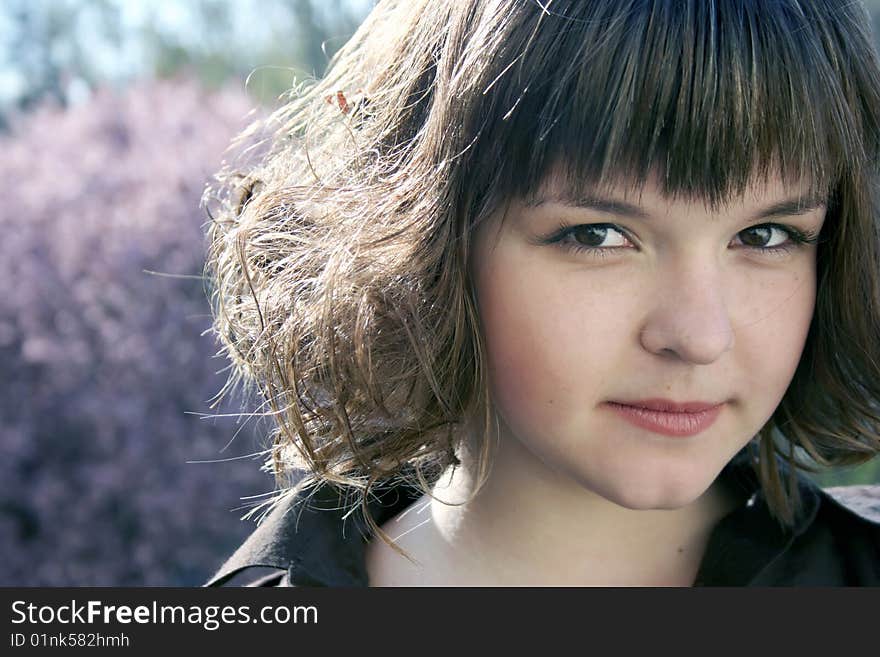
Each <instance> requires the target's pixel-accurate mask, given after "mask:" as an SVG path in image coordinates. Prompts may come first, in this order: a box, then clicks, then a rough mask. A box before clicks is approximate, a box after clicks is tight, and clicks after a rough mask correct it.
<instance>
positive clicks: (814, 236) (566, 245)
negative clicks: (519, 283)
mask: <svg viewBox="0 0 880 657" xmlns="http://www.w3.org/2000/svg"><path fill="white" fill-rule="evenodd" d="M591 227H597V228H611V229H613V230H615V231H617V232H619V233H620V234H621V235H623V236H624V237H626V238H627V239H628V240H629V241H630V242H632V241H633V240H632V239H631V238H630V237H629V235H627V232H626V231H625V230H623V229H622V228H621V227H620V226H616V225H615V224H609V223H601V224H577V225H575V226H572V225H569V224H565V223H563V224H560V225H559V227H558V228H557V229H556V231H555V232H554V233H553V234H552V235H551V236H550V237H548V238H546V239H545V240H543V242H544V243H545V244H556V245H557V246H558V247H559V248H561V249H563V250H564V251H568V252H572V253H586V254H588V255H590V256H591V257H592V256H595V257H599V258H607V257H608V256H609V255H610V253H611V252H615V251H619V250H621V249H626V248H629V247H622V246H611V247H608V246H606V247H597V246H586V245H584V244H579V243H578V242H573V241H565V238H566V237H568V236H570V235H574V232H575V230H577V229H578V228H591ZM756 228H778V229H779V230H781V231H783V232H785V233H787V234H788V237H789V239H788V241H787V242H784V243H782V244H780V245H778V246H770V247H764V246H748V245H746V246H745V248H747V249H752V250H755V251H758V252H760V253H762V254H768V255H771V256H784V255H786V254H788V253H790V252H791V251H793V250H795V249H801V248H804V247H805V246H806V245H808V244H816V243H818V241H819V234H818V232H816V231H812V230H808V231H801V230H798V229H797V228H794V227H793V226H785V225H782V224H774V223H767V224H757V225H755V226H749V227H748V228H745V229H743V230H741V231H740V233H744V232H746V231H749V230H754V229H756ZM737 235H739V233H737Z"/></svg>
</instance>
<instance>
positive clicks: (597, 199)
mask: <svg viewBox="0 0 880 657" xmlns="http://www.w3.org/2000/svg"><path fill="white" fill-rule="evenodd" d="M546 203H559V204H560V205H565V206H568V207H572V208H581V209H584V210H593V211H596V212H604V213H606V214H613V215H618V216H621V217H629V218H632V219H649V218H650V217H651V215H650V214H649V213H647V212H645V211H644V210H643V209H642V208H640V207H639V206H637V205H633V204H632V203H627V202H625V201H619V200H617V199H613V198H605V197H601V196H596V195H593V194H585V195H584V194H582V195H579V196H576V197H571V196H567V195H563V196H552V197H536V198H534V199H531V200H529V201H527V202H526V204H525V205H526V207H530V208H535V207H539V206H541V205H544V204H546ZM826 205H827V201H826V200H825V198H824V197H822V196H815V195H812V194H804V195H803V196H797V197H793V198H789V199H786V200H784V201H780V202H779V203H774V204H773V205H770V206H768V207H766V208H764V209H763V210H759V211H758V212H757V213H755V214H754V215H753V216H752V220H756V219H778V218H781V217H796V216H799V215H804V214H807V213H809V212H812V211H813V210H817V209H819V208H821V207H825V206H826Z"/></svg>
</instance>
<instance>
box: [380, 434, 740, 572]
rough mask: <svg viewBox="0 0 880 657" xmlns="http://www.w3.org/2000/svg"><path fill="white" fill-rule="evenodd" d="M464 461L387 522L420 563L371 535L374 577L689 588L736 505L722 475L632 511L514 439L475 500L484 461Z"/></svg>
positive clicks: (466, 455) (500, 451) (499, 452)
mask: <svg viewBox="0 0 880 657" xmlns="http://www.w3.org/2000/svg"><path fill="white" fill-rule="evenodd" d="M460 460H461V465H460V466H458V467H456V468H455V469H454V470H452V469H449V470H447V472H446V473H445V474H444V476H443V477H441V479H440V480H439V481H438V482H437V484H436V485H435V486H434V489H433V491H432V492H433V495H434V498H435V499H433V500H432V499H430V498H429V497H427V496H425V497H423V498H422V499H420V500H419V501H417V502H416V503H415V504H414V505H413V506H412V507H410V509H408V510H407V511H404V513H403V514H401V515H400V516H398V517H397V518H393V519H391V520H390V521H389V522H387V523H385V525H383V530H384V531H386V532H387V533H388V534H389V535H390V536H391V537H392V538H398V537H400V540H399V541H398V545H400V547H402V548H403V549H404V550H406V551H407V552H408V553H409V554H410V555H412V556H413V557H414V558H415V559H416V560H417V561H419V562H420V564H421V565H419V566H413V565H411V564H410V563H409V562H407V561H406V560H404V559H403V558H401V557H400V556H399V555H397V554H396V553H394V552H393V551H391V550H390V549H387V548H385V549H383V548H382V547H381V546H379V545H378V543H381V542H380V541H373V543H372V544H371V549H369V550H368V570H369V571H370V572H371V583H373V582H375V584H376V585H383V584H393V585H405V584H417V585H431V584H440V585H442V584H451V585H474V586H481V585H486V586H492V585H534V586H553V585H581V586H588V585H607V586H687V585H690V584H692V583H693V581H694V578H695V577H696V574H697V570H698V568H699V565H700V562H701V561H702V557H703V554H704V552H705V547H706V543H707V541H708V537H709V534H710V533H711V530H712V529H713V528H714V527H715V525H716V524H717V523H718V521H719V520H720V519H721V518H722V517H723V516H725V515H726V514H727V513H729V512H730V511H731V510H732V509H733V508H734V506H735V505H736V504H737V502H738V500H737V498H736V496H735V495H734V494H733V493H732V492H731V490H730V489H729V488H728V487H727V486H726V485H725V483H724V482H723V481H722V480H721V479H719V480H717V481H716V482H715V483H714V484H713V485H712V486H711V487H710V488H709V489H708V490H707V491H706V493H704V494H703V495H702V496H701V497H699V498H698V499H697V500H695V501H694V502H693V503H692V504H690V505H688V506H686V507H683V508H680V509H675V510H647V511H634V510H631V509H627V508H624V507H621V506H619V505H617V504H614V503H612V502H609V501H608V500H606V499H604V498H603V497H601V496H600V495H598V494H596V493H594V492H592V491H590V490H589V489H587V488H584V487H583V486H582V485H580V484H579V483H578V482H575V481H573V480H572V479H570V478H567V477H566V476H565V475H563V474H561V473H559V472H557V471H555V470H553V469H552V468H550V467H549V466H547V465H546V464H544V463H543V462H542V461H541V460H540V459H538V458H537V457H536V456H535V455H533V454H532V453H531V452H529V450H528V449H526V448H525V447H524V446H523V445H522V444H521V443H520V442H519V441H517V440H515V439H507V440H502V441H501V444H500V445H499V447H498V448H497V449H496V450H495V453H494V455H493V458H492V464H493V465H492V468H491V471H490V474H489V476H488V479H487V481H486V483H485V485H484V486H483V487H482V488H481V489H480V490H479V491H478V493H477V494H476V495H475V496H474V497H473V499H469V497H470V494H471V492H472V491H473V490H474V488H475V485H476V470H477V462H476V459H475V458H473V456H472V452H471V451H468V450H462V452H461V453H460ZM445 502H448V503H452V505H448V504H445ZM373 575H375V577H373Z"/></svg>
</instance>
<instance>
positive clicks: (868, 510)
mask: <svg viewBox="0 0 880 657" xmlns="http://www.w3.org/2000/svg"><path fill="white" fill-rule="evenodd" d="M822 491H823V492H824V493H826V498H827V499H830V500H831V501H832V503H833V504H834V505H835V506H836V507H838V508H839V509H842V510H844V511H846V512H848V513H850V514H854V515H856V516H858V517H859V518H861V519H862V520H866V521H867V522H869V523H871V524H873V525H874V526H876V527H878V528H880V484H868V485H862V486H834V487H831V488H823V489H822Z"/></svg>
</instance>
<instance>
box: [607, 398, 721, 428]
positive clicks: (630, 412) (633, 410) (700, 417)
mask: <svg viewBox="0 0 880 657" xmlns="http://www.w3.org/2000/svg"><path fill="white" fill-rule="evenodd" d="M606 404H607V406H608V407H609V408H611V409H612V410H613V411H614V412H615V413H617V414H618V415H620V416H621V417H622V418H623V419H625V420H626V421H627V422H629V423H631V424H634V425H635V426H637V427H641V428H642V429H647V430H648V431H653V432H655V433H660V434H663V435H665V436H694V435H696V434H698V433H700V432H702V431H705V430H706V429H708V428H709V427H710V426H712V424H713V423H714V422H715V420H716V419H718V415H719V414H720V413H721V409H722V408H723V407H724V404H723V403H722V404H718V405H717V406H712V407H710V408H707V409H705V410H701V411H695V412H669V411H659V410H653V409H649V408H642V407H640V406H629V405H627V404H621V403H618V402H606Z"/></svg>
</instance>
